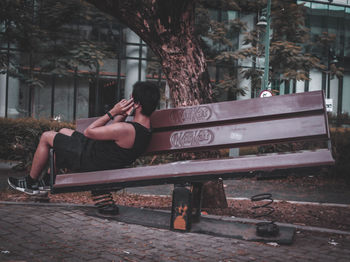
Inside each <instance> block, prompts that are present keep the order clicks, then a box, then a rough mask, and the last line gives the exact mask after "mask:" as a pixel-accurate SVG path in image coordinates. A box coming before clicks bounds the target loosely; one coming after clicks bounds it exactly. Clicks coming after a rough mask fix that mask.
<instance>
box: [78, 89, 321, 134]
mask: <svg viewBox="0 0 350 262" xmlns="http://www.w3.org/2000/svg"><path fill="white" fill-rule="evenodd" d="M324 107H325V106H324V98H323V93H322V91H313V92H307V93H298V94H290V95H283V96H273V97H267V98H264V99H262V98H255V99H248V100H240V101H229V102H221V103H213V104H204V105H199V106H189V107H182V108H174V109H165V110H157V111H155V112H154V113H153V114H152V117H151V122H152V127H153V128H154V129H158V128H162V129H171V128H176V129H180V128H182V127H185V128H186V126H191V125H195V124H201V125H203V126H205V125H210V124H214V123H216V122H227V121H230V122H233V121H238V120H244V119H256V118H267V117H270V118H271V117H273V116H274V117H278V116H283V115H288V114H294V115H298V114H302V113H307V112H313V111H324V110H325V108H324ZM96 119H97V117H93V118H83V119H78V120H77V131H80V132H83V131H84V130H85V128H86V127H88V126H89V125H90V124H91V123H92V122H93V121H95V120H96Z"/></svg>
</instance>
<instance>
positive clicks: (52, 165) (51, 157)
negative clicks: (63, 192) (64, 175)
mask: <svg viewBox="0 0 350 262" xmlns="http://www.w3.org/2000/svg"><path fill="white" fill-rule="evenodd" d="M49 154H50V155H49V161H50V188H51V191H52V188H53V185H54V184H55V181H56V167H55V150H53V148H50V153H49Z"/></svg>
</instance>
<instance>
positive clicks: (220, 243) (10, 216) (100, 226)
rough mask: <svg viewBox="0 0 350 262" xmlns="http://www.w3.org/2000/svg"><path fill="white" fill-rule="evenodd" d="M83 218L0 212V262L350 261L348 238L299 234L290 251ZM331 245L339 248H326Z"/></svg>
mask: <svg viewBox="0 0 350 262" xmlns="http://www.w3.org/2000/svg"><path fill="white" fill-rule="evenodd" d="M85 212H86V209H84V208H79V207H57V206H42V205H37V206H35V205H31V206H29V205H21V206H20V208H19V206H18V205H3V206H1V208H0V252H1V251H3V250H4V251H6V250H9V251H10V254H9V255H4V254H1V253H0V261H20V260H25V261H36V262H37V261H74V262H75V261H142V262H147V261H209V262H210V261H219V260H221V261H232V262H234V261H259V262H261V261H269V262H271V261H283V262H284V261H344V262H345V261H347V258H348V257H349V255H350V252H349V243H350V238H346V237H343V238H341V237H339V236H337V235H329V234H328V235H327V234H317V233H310V232H303V233H301V234H297V236H296V239H295V242H294V243H293V245H291V246H278V247H273V246H270V245H267V244H262V243H255V242H247V241H242V240H236V239H228V238H220V237H215V236H206V235H201V234H194V233H179V232H173V231H169V230H164V229H155V228H148V227H143V226H139V225H131V224H126V223H120V222H116V221H109V220H106V219H102V218H95V217H88V216H86V215H85ZM330 239H333V240H334V242H337V243H338V245H337V246H333V245H330V244H329V243H328V242H329V241H330ZM31 250H35V252H32V251H31ZM48 258H51V259H50V260H48Z"/></svg>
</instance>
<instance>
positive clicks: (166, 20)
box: [87, 0, 227, 207]
mask: <svg viewBox="0 0 350 262" xmlns="http://www.w3.org/2000/svg"><path fill="white" fill-rule="evenodd" d="M87 2H89V3H92V4H93V5H95V6H96V7H97V8H99V9H100V10H101V11H103V12H106V13H108V14H110V15H112V16H114V17H117V18H118V19H119V20H120V21H121V22H122V23H124V24H125V25H126V26H128V27H129V28H130V29H131V30H133V31H134V32H135V33H136V34H138V35H139V36H140V38H141V39H142V40H143V41H145V42H146V43H147V45H148V46H149V47H150V48H151V49H152V51H153V52H154V53H155V54H156V55H157V56H158V57H159V58H160V60H161V65H162V70H163V73H164V74H165V76H166V79H167V81H168V84H169V89H170V93H171V96H172V98H173V102H174V105H175V106H176V107H178V106H189V105H197V104H203V103H210V102H211V101H212V86H211V84H210V79H209V74H208V68H207V63H206V60H205V57H204V53H203V51H202V49H201V47H200V44H199V41H198V39H197V38H196V36H195V33H194V19H195V3H196V0H142V1H141V0H128V1H123V0H87ZM218 185H220V183H219V182H218ZM221 185H222V183H221ZM219 187H220V186H214V187H212V186H210V190H209V192H212V194H210V195H208V194H209V192H208V194H205V197H207V198H208V199H213V200H214V199H215V197H216V196H219V195H221V196H222V195H224V191H223V187H222V186H221V192H217V190H215V188H219ZM204 191H205V192H207V191H208V190H207V189H206V186H205V187H204ZM216 202H217V203H218V205H219V207H220V206H221V207H226V206H227V203H226V201H216ZM220 202H224V203H222V204H221V205H220Z"/></svg>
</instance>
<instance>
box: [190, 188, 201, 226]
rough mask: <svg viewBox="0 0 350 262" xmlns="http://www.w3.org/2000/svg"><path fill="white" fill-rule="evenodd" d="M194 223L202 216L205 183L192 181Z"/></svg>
mask: <svg viewBox="0 0 350 262" xmlns="http://www.w3.org/2000/svg"><path fill="white" fill-rule="evenodd" d="M191 191H192V223H198V222H199V221H200V218H201V207H202V194H203V183H200V182H195V183H192V188H191Z"/></svg>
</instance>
